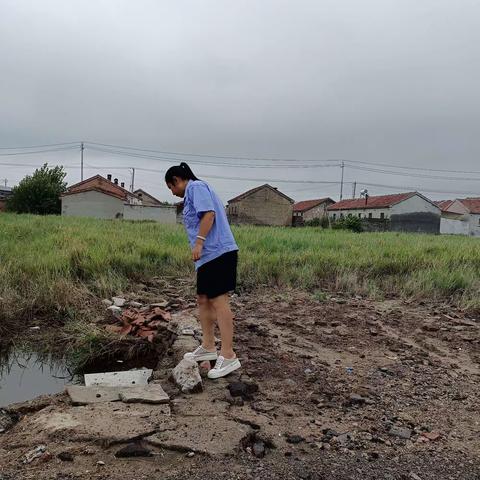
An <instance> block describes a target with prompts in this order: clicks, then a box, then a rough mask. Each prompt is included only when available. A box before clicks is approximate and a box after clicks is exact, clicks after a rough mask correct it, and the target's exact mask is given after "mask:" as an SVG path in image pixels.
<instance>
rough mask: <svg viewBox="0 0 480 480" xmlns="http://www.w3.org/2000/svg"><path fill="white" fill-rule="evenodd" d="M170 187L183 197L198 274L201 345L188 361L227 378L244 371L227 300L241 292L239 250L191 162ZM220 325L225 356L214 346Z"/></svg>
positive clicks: (173, 171)
mask: <svg viewBox="0 0 480 480" xmlns="http://www.w3.org/2000/svg"><path fill="white" fill-rule="evenodd" d="M165 182H166V184H167V187H168V188H169V189H170V190H171V191H172V193H173V195H176V196H177V197H181V198H183V223H184V225H185V229H186V231H187V235H188V239H189V242H190V246H191V248H192V260H193V261H194V262H195V269H196V270H197V300H198V306H199V313H200V324H201V325H202V332H203V335H202V344H201V345H200V346H199V347H198V348H197V349H196V350H194V351H193V352H189V353H186V354H185V356H184V358H188V359H191V360H195V361H197V362H202V361H205V360H216V363H215V367H214V368H213V369H211V370H210V371H209V372H208V378H212V379H213V378H220V377H224V376H225V375H228V374H229V373H231V372H233V371H234V370H237V369H239V368H240V367H241V365H240V361H239V360H238V358H237V357H236V355H235V352H234V351H233V315H232V311H231V310H230V301H229V297H228V292H230V291H232V290H235V287H236V281H237V252H238V246H237V244H236V242H235V239H234V238H233V234H232V231H231V230H230V225H229V224H228V220H227V215H226V214H225V208H224V206H223V204H222V202H221V200H220V199H219V198H218V196H217V194H216V193H215V192H214V191H213V190H212V189H211V187H210V186H209V185H208V184H207V183H205V182H203V181H202V180H199V179H198V178H197V177H196V176H195V175H194V174H193V172H192V170H191V169H190V167H189V166H188V165H187V164H186V163H181V164H180V165H178V166H174V167H170V168H169V169H168V171H167V173H166V174H165ZM215 322H218V326H219V328H220V336H221V339H222V346H221V350H220V355H218V354H217V350H216V347H215V336H214V329H215Z"/></svg>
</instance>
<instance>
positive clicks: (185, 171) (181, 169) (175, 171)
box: [165, 162, 198, 183]
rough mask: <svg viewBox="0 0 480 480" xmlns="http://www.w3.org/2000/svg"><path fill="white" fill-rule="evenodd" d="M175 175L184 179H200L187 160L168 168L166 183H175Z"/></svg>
mask: <svg viewBox="0 0 480 480" xmlns="http://www.w3.org/2000/svg"><path fill="white" fill-rule="evenodd" d="M173 177H177V178H181V179H182V180H198V178H197V177H196V176H195V174H194V173H193V172H192V169H191V168H190V167H189V166H188V165H187V164H186V163H185V162H182V163H181V164H180V165H174V166H173V167H170V168H169V169H168V170H167V173H166V174H165V183H173Z"/></svg>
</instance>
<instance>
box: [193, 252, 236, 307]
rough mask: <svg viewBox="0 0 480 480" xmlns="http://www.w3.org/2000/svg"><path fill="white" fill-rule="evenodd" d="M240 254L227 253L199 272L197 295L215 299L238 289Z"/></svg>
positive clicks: (204, 266)
mask: <svg viewBox="0 0 480 480" xmlns="http://www.w3.org/2000/svg"><path fill="white" fill-rule="evenodd" d="M237 261H238V252H237V251H236V250H235V251H233V252H227V253H224V254H223V255H220V257H217V258H214V259H213V260H211V261H210V262H207V263H205V264H204V265H202V266H201V267H200V268H199V269H198V270H197V294H198V295H206V296H207V297H208V298H215V297H218V296H219V295H223V294H224V293H228V292H231V291H233V290H235V288H236V287H237Z"/></svg>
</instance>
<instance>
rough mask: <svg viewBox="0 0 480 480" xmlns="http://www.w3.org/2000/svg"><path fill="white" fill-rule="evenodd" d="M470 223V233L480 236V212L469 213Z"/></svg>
mask: <svg viewBox="0 0 480 480" xmlns="http://www.w3.org/2000/svg"><path fill="white" fill-rule="evenodd" d="M469 220H470V222H469V223H470V225H469V232H468V234H469V235H473V236H474V237H480V214H478V213H471V214H470V215H469Z"/></svg>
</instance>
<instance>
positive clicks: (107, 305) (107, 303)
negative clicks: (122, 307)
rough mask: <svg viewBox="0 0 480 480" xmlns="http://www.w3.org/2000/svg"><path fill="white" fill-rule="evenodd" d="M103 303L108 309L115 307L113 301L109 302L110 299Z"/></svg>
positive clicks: (104, 300) (105, 299)
mask: <svg viewBox="0 0 480 480" xmlns="http://www.w3.org/2000/svg"><path fill="white" fill-rule="evenodd" d="M102 303H103V304H104V305H105V306H106V307H111V306H112V305H113V302H112V301H111V300H109V299H108V298H104V299H103V300H102Z"/></svg>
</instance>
